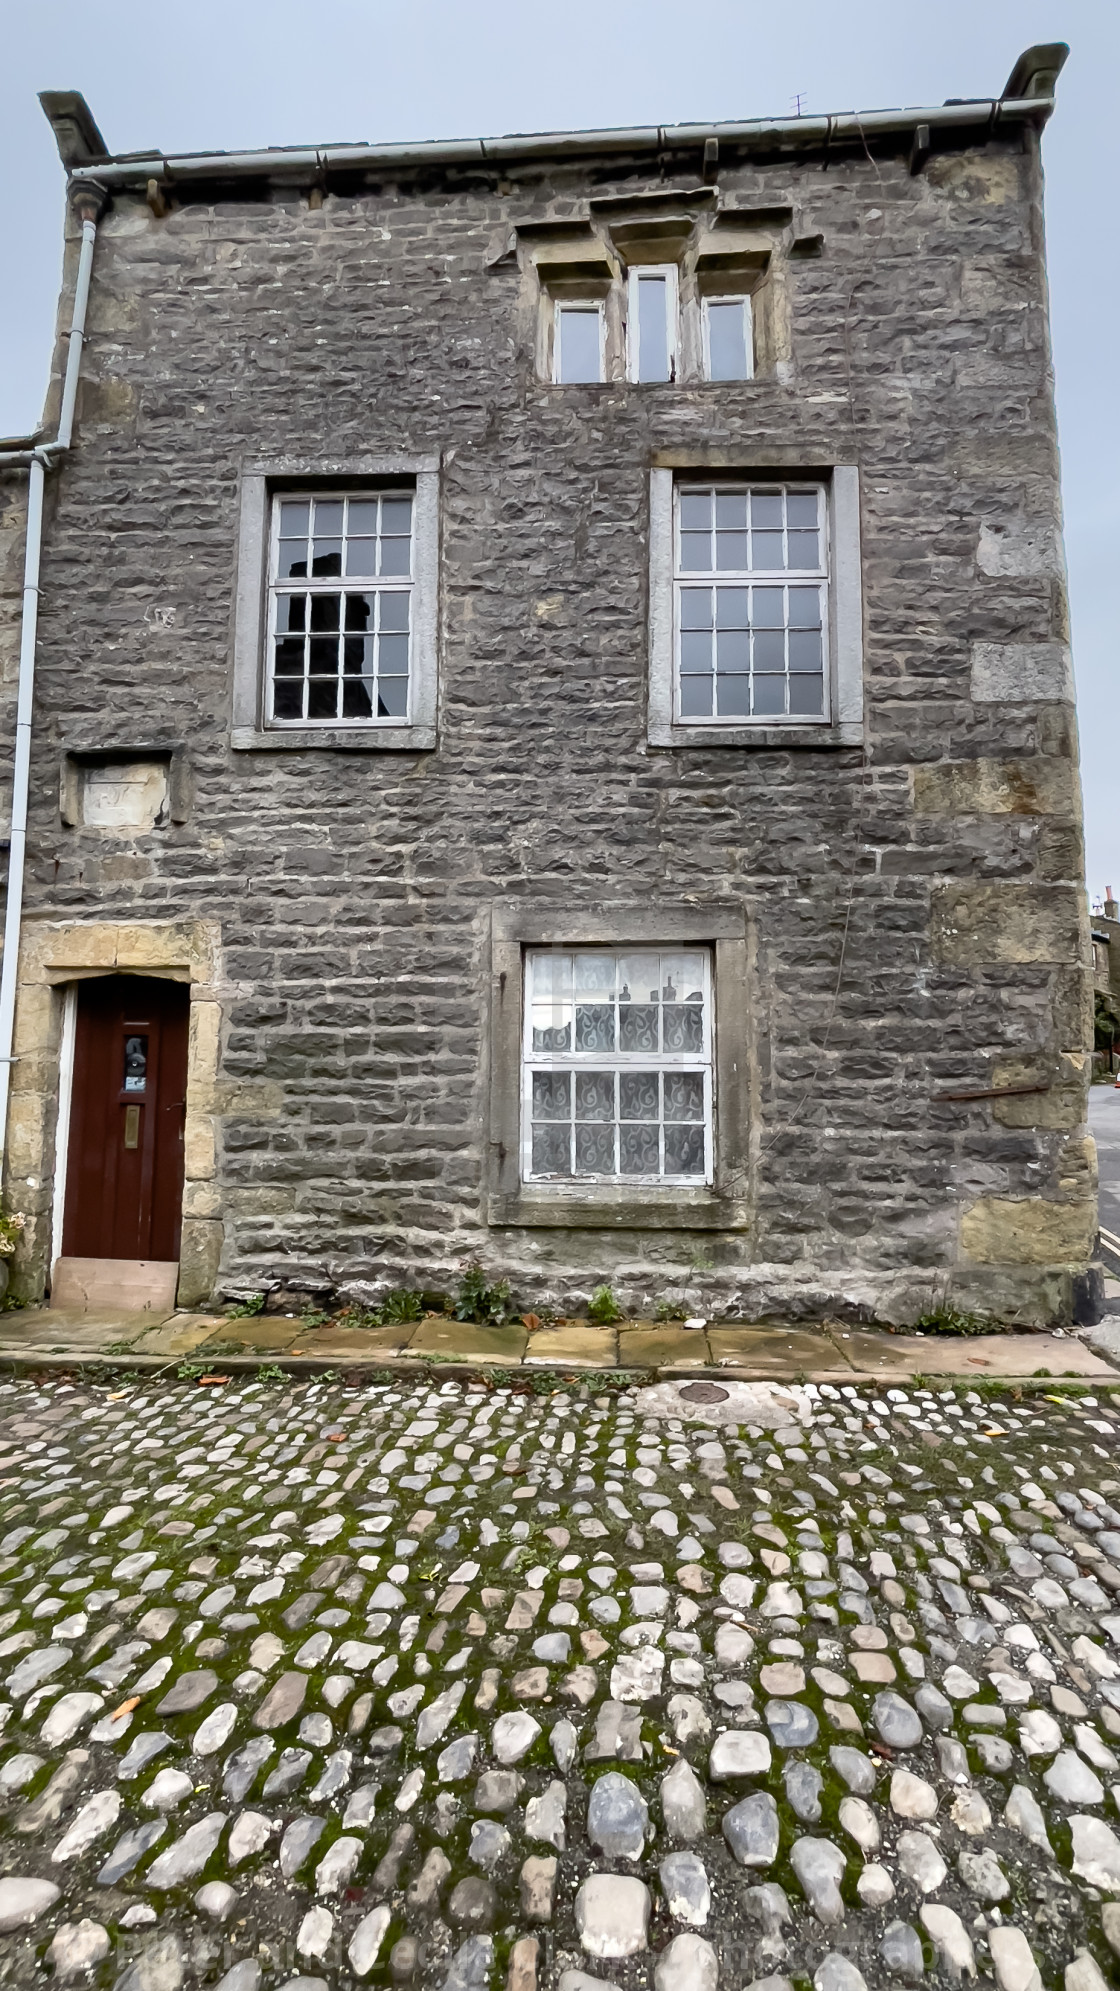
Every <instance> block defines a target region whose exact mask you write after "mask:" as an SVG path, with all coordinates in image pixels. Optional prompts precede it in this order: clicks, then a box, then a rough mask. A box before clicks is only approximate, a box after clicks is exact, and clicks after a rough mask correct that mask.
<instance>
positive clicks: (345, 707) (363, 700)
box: [342, 677, 373, 719]
mask: <svg viewBox="0 0 1120 1991" xmlns="http://www.w3.org/2000/svg"><path fill="white" fill-rule="evenodd" d="M342 716H343V718H344V719H370V718H372V717H373V679H372V677H365V678H357V677H352V678H347V679H346V680H345V682H344V684H343V687H342Z"/></svg>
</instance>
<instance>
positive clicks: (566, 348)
mask: <svg viewBox="0 0 1120 1991" xmlns="http://www.w3.org/2000/svg"><path fill="white" fill-rule="evenodd" d="M556 344H557V354H556V378H557V380H558V381H560V382H561V383H562V384H563V385H564V386H573V385H578V384H579V383H580V382H586V381H593V380H601V379H602V374H603V367H602V350H601V348H602V339H601V333H600V314H599V311H598V309H596V310H594V311H588V310H578V309H576V308H574V307H571V308H569V307H568V306H562V307H561V309H560V310H559V311H558V312H557V314H556Z"/></svg>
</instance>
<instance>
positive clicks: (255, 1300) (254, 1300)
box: [226, 1293, 264, 1320]
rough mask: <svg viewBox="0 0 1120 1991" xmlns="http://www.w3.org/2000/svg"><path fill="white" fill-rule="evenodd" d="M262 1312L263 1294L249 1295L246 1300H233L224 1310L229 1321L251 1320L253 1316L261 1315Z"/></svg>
mask: <svg viewBox="0 0 1120 1991" xmlns="http://www.w3.org/2000/svg"><path fill="white" fill-rule="evenodd" d="M263 1312H264V1294H263V1293H250V1295H249V1298H248V1299H247V1300H235V1301H234V1303H233V1305H232V1306H230V1307H227V1308H226V1316H227V1319H229V1320H251V1319H252V1317H253V1315H254V1314H263Z"/></svg>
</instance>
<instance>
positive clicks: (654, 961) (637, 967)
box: [618, 954, 661, 1003]
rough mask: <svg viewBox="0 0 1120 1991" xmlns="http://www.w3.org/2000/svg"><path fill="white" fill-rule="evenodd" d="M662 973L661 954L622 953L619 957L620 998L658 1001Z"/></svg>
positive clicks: (629, 1000) (626, 1000) (630, 1000)
mask: <svg viewBox="0 0 1120 1991" xmlns="http://www.w3.org/2000/svg"><path fill="white" fill-rule="evenodd" d="M660 974H661V956H660V955H659V954H620V955H619V958H618V999H619V1002H620V1003H624V1002H635V1003H640V1002H646V1001H649V1002H656V1001H657V987H658V980H659V977H660Z"/></svg>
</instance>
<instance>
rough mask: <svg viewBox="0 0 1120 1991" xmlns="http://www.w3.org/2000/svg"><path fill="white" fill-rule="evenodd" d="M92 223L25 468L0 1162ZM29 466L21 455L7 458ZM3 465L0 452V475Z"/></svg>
mask: <svg viewBox="0 0 1120 1991" xmlns="http://www.w3.org/2000/svg"><path fill="white" fill-rule="evenodd" d="M96 240H97V223H96V222H95V221H91V220H89V219H86V220H84V221H83V222H82V246H81V250H80V252H79V256H78V275H77V281H76V282H75V285H74V309H73V313H72V316H71V320H70V342H69V350H68V352H67V355H66V374H65V378H64V380H63V384H62V406H61V409H60V412H59V418H58V435H57V437H56V438H55V441H54V442H53V443H45V444H43V445H42V446H41V447H40V448H39V449H36V450H35V451H34V453H33V454H32V456H31V461H30V463H29V465H28V472H27V478H28V486H27V547H26V550H25V553H24V559H23V617H22V622H21V625H20V644H19V690H18V694H17V700H16V737H15V755H14V766H13V770H12V830H11V838H12V840H11V848H10V851H9V854H8V903H7V908H6V911H5V914H4V962H3V967H2V968H0V1160H2V1159H3V1158H4V1157H5V1155H6V1150H7V1138H8V1101H9V1096H10V1092H11V1082H12V1063H13V1059H12V1044H13V1042H14V1039H15V1020H16V989H17V987H18V982H19V941H20V929H21V925H22V917H23V879H24V866H25V861H26V855H27V797H28V789H29V785H30V780H31V718H32V712H33V710H34V705H35V644H36V638H37V635H38V627H39V569H40V563H41V556H42V548H43V490H44V486H45V483H46V467H47V465H48V463H50V461H51V460H52V458H53V457H54V456H55V454H56V452H57V451H59V450H64V449H69V447H70V441H71V437H72V435H73V431H74V405H75V402H76V400H77V396H78V373H79V370H80V368H81V364H82V346H83V345H84V343H85V325H86V307H87V304H88V302H89V283H90V275H91V273H92V269H93V247H94V243H95V242H96ZM13 456H22V459H23V461H25V462H26V461H27V456H26V452H13ZM4 462H5V457H4V455H3V453H2V452H0V468H2V467H3V465H4Z"/></svg>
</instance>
